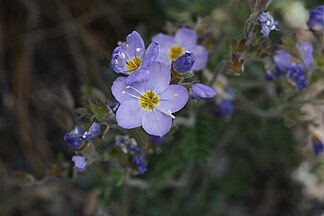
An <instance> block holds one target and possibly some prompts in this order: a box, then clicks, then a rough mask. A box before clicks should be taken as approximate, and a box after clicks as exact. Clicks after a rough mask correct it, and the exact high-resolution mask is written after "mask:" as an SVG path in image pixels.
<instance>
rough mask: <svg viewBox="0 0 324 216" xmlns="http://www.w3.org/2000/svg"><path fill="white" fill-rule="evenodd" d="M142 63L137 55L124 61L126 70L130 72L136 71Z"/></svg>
mask: <svg viewBox="0 0 324 216" xmlns="http://www.w3.org/2000/svg"><path fill="white" fill-rule="evenodd" d="M141 64H142V59H141V58H140V57H138V56H135V57H134V58H133V59H131V60H129V61H127V62H126V71H127V72H128V73H132V72H134V71H136V70H137V69H138V68H139V67H140V66H141Z"/></svg>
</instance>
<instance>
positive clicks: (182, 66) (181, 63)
mask: <svg viewBox="0 0 324 216" xmlns="http://www.w3.org/2000/svg"><path fill="white" fill-rule="evenodd" d="M195 61H196V57H195V55H194V54H192V53H191V52H189V51H187V52H186V53H185V54H183V55H181V56H180V57H179V58H177V59H176V60H175V61H174V63H173V70H175V71H176V72H178V73H180V74H184V73H187V72H189V71H191V69H192V67H193V65H194V63H195Z"/></svg>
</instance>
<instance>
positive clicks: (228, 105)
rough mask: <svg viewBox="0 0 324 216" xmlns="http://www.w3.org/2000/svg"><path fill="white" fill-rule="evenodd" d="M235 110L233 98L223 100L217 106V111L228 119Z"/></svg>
mask: <svg viewBox="0 0 324 216" xmlns="http://www.w3.org/2000/svg"><path fill="white" fill-rule="evenodd" d="M233 112H234V104H233V101H232V100H226V99H224V100H222V102H221V104H220V105H218V107H217V113H218V115H220V116H221V117H223V118H225V119H228V118H230V117H231V116H232V114H233Z"/></svg>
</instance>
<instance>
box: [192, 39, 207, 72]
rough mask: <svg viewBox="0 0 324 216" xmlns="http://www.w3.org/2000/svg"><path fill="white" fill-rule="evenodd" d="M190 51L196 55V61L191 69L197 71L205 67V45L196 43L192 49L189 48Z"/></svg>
mask: <svg viewBox="0 0 324 216" xmlns="http://www.w3.org/2000/svg"><path fill="white" fill-rule="evenodd" d="M191 51H192V53H193V54H194V55H195V57H196V61H195V63H194V65H193V67H192V70H193V71H198V70H201V69H203V68H204V67H206V64H207V61H208V52H207V50H206V49H205V47H203V46H200V45H197V46H195V48H194V49H193V50H191Z"/></svg>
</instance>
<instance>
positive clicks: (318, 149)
mask: <svg viewBox="0 0 324 216" xmlns="http://www.w3.org/2000/svg"><path fill="white" fill-rule="evenodd" d="M313 151H314V154H315V155H316V156H318V155H320V154H321V153H323V152H324V144H323V143H322V142H321V141H320V140H319V139H316V140H315V141H313Z"/></svg>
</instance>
